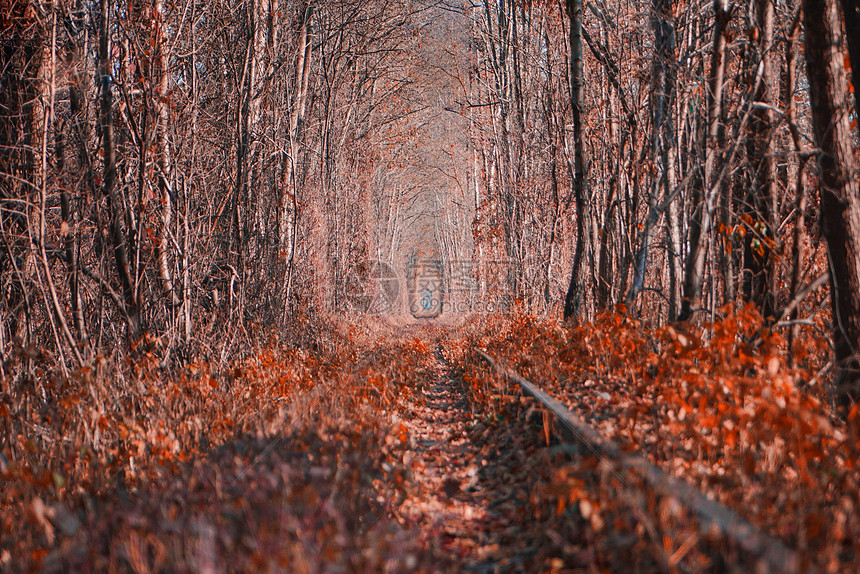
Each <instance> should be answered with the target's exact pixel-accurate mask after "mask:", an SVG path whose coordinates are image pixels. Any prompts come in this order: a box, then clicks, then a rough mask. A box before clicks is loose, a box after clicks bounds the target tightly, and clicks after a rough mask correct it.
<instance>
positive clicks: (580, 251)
mask: <svg viewBox="0 0 860 574" xmlns="http://www.w3.org/2000/svg"><path fill="white" fill-rule="evenodd" d="M566 7H567V17H568V20H569V21H570V31H569V34H570V104H571V109H572V114H573V145H574V153H573V187H574V198H575V201H576V251H575V252H574V256H573V269H572V270H571V272H570V284H569V285H568V288H567V295H566V296H565V298H564V318H565V319H570V318H571V317H573V316H575V315H576V314H577V313H578V312H579V307H580V305H581V304H582V293H583V291H584V289H583V286H582V284H581V282H580V275H581V271H582V264H583V260H584V258H585V248H586V245H587V241H586V237H585V234H586V233H587V230H588V213H587V209H588V189H587V182H586V173H585V150H584V149H583V147H584V145H585V138H584V137H583V129H582V101H581V100H582V87H583V85H584V80H583V77H582V0H567V1H566Z"/></svg>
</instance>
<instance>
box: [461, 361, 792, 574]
mask: <svg viewBox="0 0 860 574" xmlns="http://www.w3.org/2000/svg"><path fill="white" fill-rule="evenodd" d="M478 354H479V355H480V356H481V358H482V359H483V360H484V361H486V362H487V364H489V365H490V367H492V368H493V370H495V371H496V372H497V373H498V374H499V375H501V376H502V377H503V378H505V379H507V380H509V381H511V382H514V383H516V384H518V385H519V387H520V388H521V389H522V392H523V393H524V394H526V395H528V396H530V397H532V398H533V399H534V400H536V401H537V402H538V403H540V405H541V406H542V407H543V408H544V409H546V411H548V412H549V413H551V414H552V416H553V417H554V419H555V421H556V422H557V423H558V424H557V425H555V428H558V429H560V430H561V431H562V432H563V434H564V435H565V436H566V438H567V439H569V440H574V441H576V442H579V443H581V444H582V445H583V446H584V447H585V448H586V449H588V450H589V451H591V452H592V453H594V454H595V455H596V456H597V457H598V458H599V459H601V460H602V461H604V462H605V463H607V464H608V465H609V466H610V467H611V468H613V469H614V470H615V472H616V474H617V476H618V477H619V479H620V480H621V481H622V482H625V483H626V482H627V481H626V480H625V479H624V478H623V477H622V476H621V474H620V473H621V472H622V471H623V472H629V473H632V474H635V475H637V476H639V477H641V479H642V480H643V481H644V482H645V483H646V484H647V485H648V487H649V488H651V489H652V490H653V491H654V492H655V493H656V494H657V495H658V496H661V497H672V498H674V499H675V500H677V501H678V502H679V503H681V504H682V505H683V506H684V507H685V508H686V509H687V510H688V511H690V512H691V513H692V514H693V515H695V516H696V517H697V518H698V525H699V530H700V532H701V533H702V534H705V535H710V534H712V533H714V531H717V532H719V533H720V534H721V535H722V536H723V537H724V539H725V540H727V541H729V542H730V543H731V544H732V545H733V546H734V547H735V548H737V549H739V551H740V552H741V553H742V555H743V557H744V558H745V559H746V560H749V563H750V564H754V565H755V568H751V569H750V571H755V572H762V571H764V572H774V573H785V574H795V573H800V572H803V571H804V570H803V568H802V567H801V561H800V558H799V556H798V554H797V553H796V552H795V551H794V550H792V549H790V548H788V547H787V546H786V545H785V544H783V543H782V542H781V541H780V540H778V539H776V538H774V537H772V536H770V535H767V534H765V533H763V532H761V531H760V530H759V529H758V528H756V527H755V526H754V525H752V524H751V523H750V522H748V521H746V520H745V519H743V518H742V517H741V516H740V515H738V514H737V513H736V512H735V511H733V510H731V509H729V508H727V507H726V506H723V505H722V504H720V503H718V502H714V501H713V500H710V499H709V498H708V497H706V496H705V495H704V494H703V493H702V492H701V491H699V490H697V489H696V488H694V487H693V486H691V485H690V484H688V483H687V482H685V481H683V480H680V479H678V478H676V477H674V476H672V475H670V474H668V473H667V472H665V471H664V470H662V469H661V468H659V467H657V466H655V465H653V464H652V463H651V462H649V461H648V460H647V459H646V458H645V457H644V456H642V455H640V454H635V453H626V452H624V451H623V450H622V449H621V448H620V447H619V446H618V445H617V444H616V443H614V442H612V441H611V440H609V439H607V438H605V437H604V436H603V435H601V434H600V432H598V431H597V430H595V429H594V428H593V427H591V426H590V425H589V424H588V423H586V422H585V420H584V419H583V418H582V417H580V416H578V415H577V414H576V413H574V412H571V411H570V410H569V409H568V408H567V407H565V405H564V404H562V403H561V401H559V400H557V399H555V398H553V397H552V396H550V395H549V394H547V393H546V392H545V391H543V390H541V389H540V388H539V387H538V386H537V385H535V384H534V383H532V382H531V381H529V380H527V379H525V378H524V377H522V376H521V375H520V374H519V373H517V372H515V371H513V370H511V369H510V368H508V367H507V366H506V365H504V364H503V363H502V362H501V361H499V360H498V359H497V358H495V357H493V356H491V355H489V354H487V353H485V352H483V351H480V350H478ZM628 486H629V484H628Z"/></svg>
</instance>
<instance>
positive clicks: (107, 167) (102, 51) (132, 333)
mask: <svg viewBox="0 0 860 574" xmlns="http://www.w3.org/2000/svg"><path fill="white" fill-rule="evenodd" d="M111 10H112V8H111V2H110V0H101V10H100V18H101V22H100V26H99V90H100V106H101V107H100V113H99V123H100V127H101V136H102V152H103V156H104V167H103V171H102V194H103V195H105V196H106V197H107V198H108V209H109V210H110V212H109V217H110V222H109V225H110V238H111V242H112V243H113V251H114V263H115V264H116V270H117V274H118V275H119V279H120V283H121V284H122V292H123V300H124V304H125V309H123V311H124V312H125V315H126V317H127V321H128V336H129V339H131V340H135V339H137V338H138V337H139V336H140V333H141V324H140V313H139V310H138V301H137V294H136V289H135V285H134V281H133V280H132V278H131V270H130V268H129V264H128V256H127V254H126V248H125V242H124V240H123V236H122V223H121V214H120V207H121V205H120V201H119V198H118V197H117V192H116V147H115V145H114V123H113V93H112V92H111V77H112V75H111V67H112V63H113V58H112V57H111V41H110V35H111V22H110V14H111Z"/></svg>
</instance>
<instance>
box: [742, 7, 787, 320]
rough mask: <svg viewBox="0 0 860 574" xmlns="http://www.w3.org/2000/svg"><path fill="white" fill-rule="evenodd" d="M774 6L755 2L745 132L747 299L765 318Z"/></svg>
mask: <svg viewBox="0 0 860 574" xmlns="http://www.w3.org/2000/svg"><path fill="white" fill-rule="evenodd" d="M773 17H774V6H773V1H772V0H755V25H756V29H757V30H758V31H759V42H758V45H757V46H756V49H757V56H758V57H757V58H756V60H757V63H758V70H757V76H758V78H756V83H757V85H758V91H757V92H756V93H755V94H754V96H753V105H754V106H756V107H755V109H754V110H753V112H752V114H751V117H750V123H749V131H748V152H747V153H748V155H749V158H750V161H751V163H752V169H753V173H752V186H751V187H750V188H749V189H748V190H747V194H746V201H745V202H744V204H745V206H746V208H747V212H746V213H747V214H748V215H749V218H748V219H747V221H746V223H747V225H748V226H749V227H750V228H749V229H747V233H746V235H745V237H744V278H743V286H744V293H745V295H746V297H747V298H748V299H749V300H750V301H752V302H753V303H754V304H755V305H756V306H757V307H758V308H759V310H760V311H761V314H762V315H763V316H764V317H773V316H774V313H775V312H776V301H775V298H776V282H775V280H776V272H775V266H774V260H773V257H774V256H773V247H774V244H775V243H774V242H775V237H774V231H775V230H776V226H777V225H778V223H777V217H778V213H777V208H776V202H777V177H776V163H775V161H774V150H773V141H774V139H775V138H774V137H773V136H774V133H773V132H774V126H775V125H776V122H775V118H774V111H773V110H774V103H775V101H776V94H777V93H778V92H777V90H778V86H775V85H774V82H775V75H774V73H773V56H772V45H773Z"/></svg>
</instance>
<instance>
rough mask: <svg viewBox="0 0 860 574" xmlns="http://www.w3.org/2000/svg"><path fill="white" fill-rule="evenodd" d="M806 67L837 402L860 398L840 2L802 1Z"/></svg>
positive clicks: (853, 203) (859, 288)
mask: <svg viewBox="0 0 860 574" xmlns="http://www.w3.org/2000/svg"><path fill="white" fill-rule="evenodd" d="M803 9H804V24H805V30H806V69H807V74H808V76H809V93H810V104H811V106H812V123H813V128H814V132H815V143H816V145H817V146H818V147H819V149H820V156H819V169H820V171H819V177H820V185H821V189H820V196H821V226H822V231H823V233H824V238H825V240H826V242H827V255H828V258H829V261H830V296H831V306H832V312H833V325H834V330H833V342H834V347H835V351H836V357H835V358H836V383H837V384H836V397H835V398H836V402H837V404H838V405H839V406H841V407H846V406H848V405H850V404H851V403H853V402H855V401H856V400H857V399H858V398H860V360H858V355H857V351H858V342H860V188H858V181H857V169H856V164H855V162H854V155H853V152H854V149H853V142H852V135H851V128H850V126H849V109H848V91H847V88H846V82H845V71H844V68H843V62H844V58H843V55H842V52H841V49H840V47H841V39H842V38H841V31H842V22H841V21H840V19H839V10H838V6H837V0H804V2H803Z"/></svg>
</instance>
